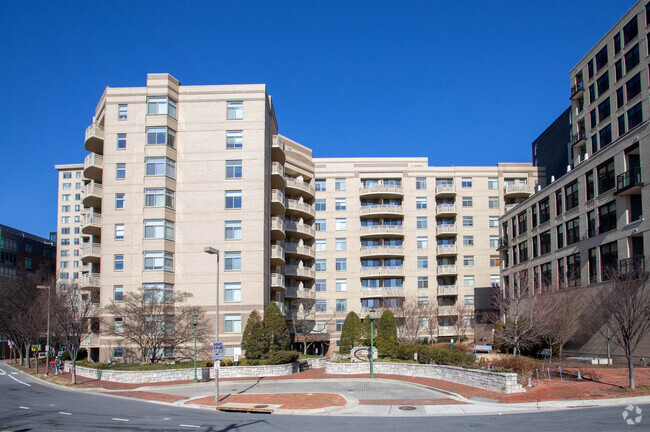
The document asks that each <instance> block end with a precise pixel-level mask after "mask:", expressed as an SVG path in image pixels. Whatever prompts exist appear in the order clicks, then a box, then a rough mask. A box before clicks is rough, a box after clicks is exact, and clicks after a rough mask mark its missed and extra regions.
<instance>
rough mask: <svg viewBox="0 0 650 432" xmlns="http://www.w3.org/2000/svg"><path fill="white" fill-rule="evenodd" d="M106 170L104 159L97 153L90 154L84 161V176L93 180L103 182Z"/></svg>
mask: <svg viewBox="0 0 650 432" xmlns="http://www.w3.org/2000/svg"><path fill="white" fill-rule="evenodd" d="M103 170H104V157H103V156H102V155H100V154H97V153H90V154H89V155H87V156H86V158H85V159H84V172H83V176H84V177H86V178H89V179H91V180H99V181H101V180H102V171H103Z"/></svg>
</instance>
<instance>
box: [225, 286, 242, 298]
mask: <svg viewBox="0 0 650 432" xmlns="http://www.w3.org/2000/svg"><path fill="white" fill-rule="evenodd" d="M223 289H224V301H227V302H240V301H241V283H239V282H234V283H225V284H223Z"/></svg>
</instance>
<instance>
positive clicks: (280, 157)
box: [271, 135, 286, 163]
mask: <svg viewBox="0 0 650 432" xmlns="http://www.w3.org/2000/svg"><path fill="white" fill-rule="evenodd" d="M271 160H273V161H277V162H280V163H284V162H285V160H286V156H285V154H284V140H283V139H282V138H280V137H279V136H277V135H275V136H274V137H273V142H272V143H271Z"/></svg>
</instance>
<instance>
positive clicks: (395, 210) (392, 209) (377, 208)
mask: <svg viewBox="0 0 650 432" xmlns="http://www.w3.org/2000/svg"><path fill="white" fill-rule="evenodd" d="M394 215H399V216H403V215H404V207H402V206H401V205H385V204H381V205H368V206H361V216H362V217H363V216H394Z"/></svg>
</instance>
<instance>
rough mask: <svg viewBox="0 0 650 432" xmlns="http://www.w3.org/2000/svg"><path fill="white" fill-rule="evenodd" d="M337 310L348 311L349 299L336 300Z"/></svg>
mask: <svg viewBox="0 0 650 432" xmlns="http://www.w3.org/2000/svg"><path fill="white" fill-rule="evenodd" d="M336 311H337V312H347V311H348V301H347V300H345V299H337V300H336Z"/></svg>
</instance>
